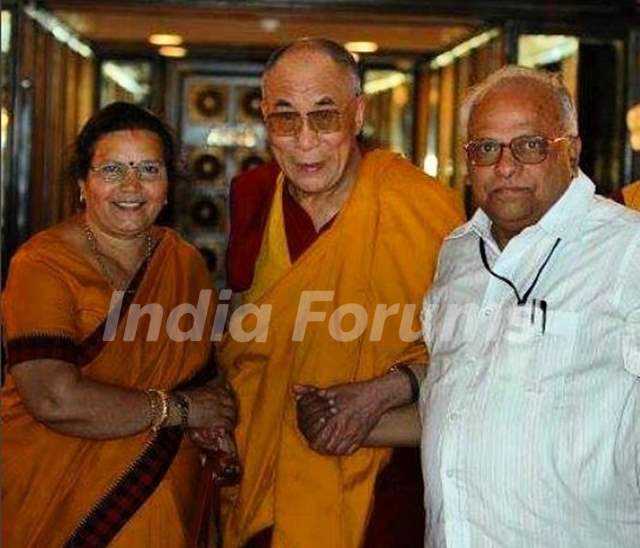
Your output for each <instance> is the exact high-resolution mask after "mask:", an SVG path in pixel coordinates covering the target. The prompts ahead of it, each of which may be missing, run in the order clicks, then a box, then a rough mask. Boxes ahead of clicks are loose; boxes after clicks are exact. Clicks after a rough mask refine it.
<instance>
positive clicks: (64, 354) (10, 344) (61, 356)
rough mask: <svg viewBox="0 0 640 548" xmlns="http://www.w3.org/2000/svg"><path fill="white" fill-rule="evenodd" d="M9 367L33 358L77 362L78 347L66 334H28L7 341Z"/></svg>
mask: <svg viewBox="0 0 640 548" xmlns="http://www.w3.org/2000/svg"><path fill="white" fill-rule="evenodd" d="M6 348H7V365H8V367H9V368H11V367H13V366H14V365H17V364H19V363H22V362H28V361H31V360H62V361H65V362H69V363H76V360H77V356H78V347H77V346H76V344H75V342H74V341H73V339H72V338H71V337H68V336H65V335H28V336H25V337H16V338H15V339H10V340H8V341H7V346H6Z"/></svg>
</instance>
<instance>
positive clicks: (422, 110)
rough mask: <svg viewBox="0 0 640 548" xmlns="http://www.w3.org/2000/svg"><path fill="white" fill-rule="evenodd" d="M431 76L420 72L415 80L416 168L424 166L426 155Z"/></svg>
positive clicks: (426, 72) (425, 72)
mask: <svg viewBox="0 0 640 548" xmlns="http://www.w3.org/2000/svg"><path fill="white" fill-rule="evenodd" d="M430 83H431V74H430V73H429V72H428V71H424V72H420V73H419V74H418V76H417V78H416V95H415V96H416V106H415V108H416V110H415V112H416V114H415V120H416V125H415V130H414V140H415V141H414V142H415V146H414V151H415V154H414V156H415V158H414V160H415V162H416V164H417V165H418V166H420V167H422V166H423V165H424V157H425V155H426V153H427V138H428V132H429V93H430V89H431V87H430Z"/></svg>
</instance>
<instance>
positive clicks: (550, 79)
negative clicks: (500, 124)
mask: <svg viewBox="0 0 640 548" xmlns="http://www.w3.org/2000/svg"><path fill="white" fill-rule="evenodd" d="M523 80H524V81H530V82H538V83H540V84H543V85H545V86H547V88H548V89H549V91H550V92H551V94H552V95H553V96H554V97H555V99H556V101H557V104H558V110H559V112H560V116H561V119H560V123H561V124H562V127H563V129H564V131H566V132H567V133H568V134H569V135H576V136H577V135H578V113H577V112H576V107H575V105H574V104H573V99H572V98H571V95H570V94H569V90H568V89H567V88H566V86H565V85H564V82H563V81H562V75H561V74H559V73H553V72H549V71H546V70H539V69H532V68H527V67H520V66H517V65H507V66H505V67H502V68H501V69H499V70H497V71H495V72H494V73H492V74H490V75H489V76H488V77H487V78H486V79H485V80H484V81H483V82H481V83H480V84H478V85H477V86H473V87H472V88H470V89H469V91H468V93H467V95H466V96H465V98H464V100H463V101H462V106H461V107H460V130H461V135H462V136H463V139H464V140H466V139H467V131H468V126H469V118H470V117H471V111H472V110H473V109H474V107H475V106H476V105H477V104H478V103H479V102H480V101H481V100H482V98H483V97H484V96H485V95H486V94H487V93H488V92H489V91H491V90H492V89H495V88H498V87H500V86H503V85H505V84H508V83H510V82H517V81H523Z"/></svg>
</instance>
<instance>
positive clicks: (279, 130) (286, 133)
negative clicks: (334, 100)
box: [265, 95, 359, 137]
mask: <svg viewBox="0 0 640 548" xmlns="http://www.w3.org/2000/svg"><path fill="white" fill-rule="evenodd" d="M358 97H359V96H358V95H356V96H355V97H354V98H353V99H351V101H349V103H348V104H347V106H346V107H345V108H344V110H339V109H337V108H327V109H318V110H312V111H311V112H306V113H304V114H301V113H300V112H296V111H281V112H272V113H271V114H267V116H266V117H265V122H266V125H267V129H268V130H269V132H270V133H271V134H272V135H273V136H275V137H295V136H297V135H298V134H299V133H300V132H301V131H302V127H303V125H304V118H306V119H307V124H308V125H309V128H310V129H311V130H312V131H315V132H316V133H336V132H338V131H341V130H342V128H343V120H344V114H345V112H346V111H347V109H348V108H349V107H350V106H351V104H352V103H353V101H355V100H356V99H357V98H358Z"/></svg>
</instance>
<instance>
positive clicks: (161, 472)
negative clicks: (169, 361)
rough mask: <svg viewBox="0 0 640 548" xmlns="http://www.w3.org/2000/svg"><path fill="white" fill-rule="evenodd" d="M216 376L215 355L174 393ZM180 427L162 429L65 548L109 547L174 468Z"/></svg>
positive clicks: (99, 501) (105, 495) (94, 508)
mask: <svg viewBox="0 0 640 548" xmlns="http://www.w3.org/2000/svg"><path fill="white" fill-rule="evenodd" d="M215 372H216V367H215V355H214V352H213V351H212V352H211V355H210V358H209V360H208V362H207V363H206V364H205V365H204V367H202V368H201V369H200V370H199V371H198V373H196V374H195V375H194V376H193V377H192V378H191V379H189V380H188V381H186V382H183V383H180V385H178V386H176V387H175V390H180V389H190V388H195V387H197V386H201V385H203V384H205V383H207V382H208V381H209V380H211V379H212V378H213V377H214V375H215ZM182 437H183V430H182V428H181V427H180V426H173V427H170V428H163V429H161V430H160V431H159V432H158V433H157V434H156V435H155V436H154V437H153V438H152V439H151V440H149V441H148V442H147V444H145V446H144V448H143V450H142V453H141V454H140V455H139V456H138V457H136V459H135V460H134V461H133V462H132V463H131V464H130V465H129V466H128V467H127V468H126V469H125V471H124V473H123V474H122V475H121V476H120V478H119V479H118V480H117V481H116V483H115V484H114V485H113V486H112V487H111V488H110V489H109V490H107V492H106V493H105V494H104V495H103V496H102V497H101V498H100V499H99V500H98V502H97V503H96V504H95V505H94V506H93V507H92V509H91V510H90V511H89V512H88V513H87V514H86V516H85V517H84V518H83V519H82V520H81V521H80V523H79V525H78V527H77V528H76V529H75V530H74V531H73V532H72V533H71V536H70V537H69V540H68V541H67V542H66V543H65V544H64V546H65V548H77V547H83V548H84V547H87V548H88V547H99V546H106V545H107V544H109V542H111V540H113V538H114V537H115V536H116V535H117V534H118V533H119V532H120V530H121V529H122V528H123V527H124V526H125V525H126V524H127V522H128V521H129V520H130V519H131V518H132V517H133V515H134V514H135V513H136V512H137V511H138V510H139V509H140V507H141V506H142V505H143V504H144V503H145V502H146V501H147V499H148V498H149V497H150V496H151V495H152V494H153V493H154V492H155V490H156V489H157V487H158V485H160V482H161V481H162V480H163V479H164V476H165V475H166V473H167V471H168V470H169V468H170V467H171V464H172V463H173V460H174V459H175V456H176V455H177V453H178V449H179V448H180V443H181V442H182Z"/></svg>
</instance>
